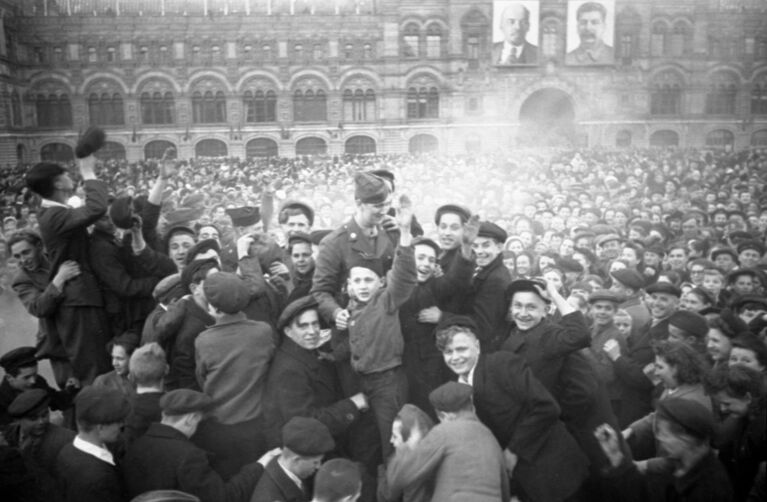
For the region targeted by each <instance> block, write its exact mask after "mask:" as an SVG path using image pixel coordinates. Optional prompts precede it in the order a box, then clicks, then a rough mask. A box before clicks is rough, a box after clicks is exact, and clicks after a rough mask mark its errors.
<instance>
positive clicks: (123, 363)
mask: <svg viewBox="0 0 767 502" xmlns="http://www.w3.org/2000/svg"><path fill="white" fill-rule="evenodd" d="M129 360H130V357H129V356H128V353H127V352H126V351H125V347H122V346H120V345H115V346H114V347H112V367H113V368H114V369H115V373H117V374H118V375H120V376H125V375H127V374H128V361H129Z"/></svg>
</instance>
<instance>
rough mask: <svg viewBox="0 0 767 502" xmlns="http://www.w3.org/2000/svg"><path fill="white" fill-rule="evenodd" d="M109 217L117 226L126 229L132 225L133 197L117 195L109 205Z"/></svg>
mask: <svg viewBox="0 0 767 502" xmlns="http://www.w3.org/2000/svg"><path fill="white" fill-rule="evenodd" d="M109 217H110V218H112V223H114V224H115V226H116V227H117V228H122V229H124V230H128V229H130V228H131V227H132V226H133V197H131V196H130V195H123V196H121V197H117V198H116V199H115V200H113V201H112V203H111V204H110V205H109Z"/></svg>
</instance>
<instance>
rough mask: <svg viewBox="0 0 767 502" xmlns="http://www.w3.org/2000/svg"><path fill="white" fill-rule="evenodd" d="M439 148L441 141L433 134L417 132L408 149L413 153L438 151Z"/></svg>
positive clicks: (420, 153)
mask: <svg viewBox="0 0 767 502" xmlns="http://www.w3.org/2000/svg"><path fill="white" fill-rule="evenodd" d="M438 148H439V141H438V140H437V138H435V137H434V136H432V135H431V134H416V135H415V136H413V137H412V138H410V143H409V144H408V151H409V152H410V153H411V154H413V155H422V154H425V153H432V152H436V151H437V149H438Z"/></svg>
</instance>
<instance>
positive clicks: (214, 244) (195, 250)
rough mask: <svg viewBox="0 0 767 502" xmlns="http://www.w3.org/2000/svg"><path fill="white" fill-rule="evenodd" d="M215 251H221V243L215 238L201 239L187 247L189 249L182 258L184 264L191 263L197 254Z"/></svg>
mask: <svg viewBox="0 0 767 502" xmlns="http://www.w3.org/2000/svg"><path fill="white" fill-rule="evenodd" d="M211 250H213V251H215V252H216V253H221V245H220V244H219V243H218V241H216V239H203V240H201V241H200V242H198V243H197V244H195V245H194V246H192V247H191V248H189V251H187V252H186V258H185V259H184V260H185V261H186V264H187V265H189V264H190V263H192V262H193V261H194V260H195V259H196V258H197V256H198V255H201V254H204V253H207V252H208V251H211Z"/></svg>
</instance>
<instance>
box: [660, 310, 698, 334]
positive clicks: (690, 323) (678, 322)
mask: <svg viewBox="0 0 767 502" xmlns="http://www.w3.org/2000/svg"><path fill="white" fill-rule="evenodd" d="M668 323H669V324H670V325H671V326H675V327H677V328H679V329H681V330H682V331H685V332H687V333H689V334H691V335H692V336H694V337H695V338H703V337H705V336H706V335H707V334H708V323H707V322H706V318H705V317H703V316H702V315H700V314H696V313H695V312H691V311H689V310H677V311H676V312H674V313H673V314H671V316H670V317H669V318H668Z"/></svg>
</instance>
